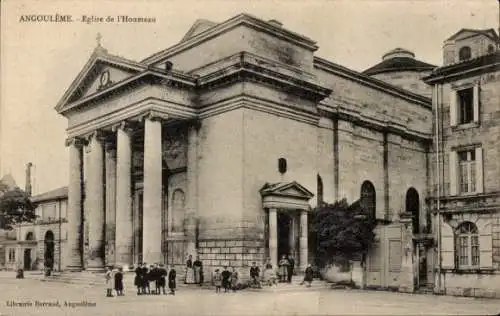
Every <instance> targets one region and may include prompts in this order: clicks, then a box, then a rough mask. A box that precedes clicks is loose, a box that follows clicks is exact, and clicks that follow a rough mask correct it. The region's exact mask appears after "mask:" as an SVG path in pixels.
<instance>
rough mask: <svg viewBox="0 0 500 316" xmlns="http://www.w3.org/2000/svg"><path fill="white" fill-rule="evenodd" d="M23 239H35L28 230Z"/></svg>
mask: <svg viewBox="0 0 500 316" xmlns="http://www.w3.org/2000/svg"><path fill="white" fill-rule="evenodd" d="M24 240H35V235H34V234H33V232H28V233H27V234H26V237H25V239H24Z"/></svg>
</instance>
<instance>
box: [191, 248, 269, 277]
mask: <svg viewBox="0 0 500 316" xmlns="http://www.w3.org/2000/svg"><path fill="white" fill-rule="evenodd" d="M198 255H199V256H200V260H201V261H202V262H203V267H204V272H205V278H210V277H211V275H212V272H213V271H214V270H215V269H217V268H219V269H221V270H222V269H223V267H224V266H227V267H228V268H233V267H235V268H236V270H237V271H238V272H239V275H240V279H241V280H246V279H248V278H249V269H250V266H251V265H252V262H254V261H255V262H256V263H257V265H258V266H259V267H262V266H263V265H264V261H265V259H266V258H265V249H264V241H263V240H232V239H231V240H229V239H227V240H208V239H207V240H200V241H199V244H198ZM206 281H208V279H206Z"/></svg>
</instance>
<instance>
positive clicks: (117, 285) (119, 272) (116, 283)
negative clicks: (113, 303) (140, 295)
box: [105, 267, 124, 297]
mask: <svg viewBox="0 0 500 316" xmlns="http://www.w3.org/2000/svg"><path fill="white" fill-rule="evenodd" d="M105 278H106V296H107V297H113V290H115V291H116V295H117V296H123V295H124V294H123V269H122V268H121V267H118V268H117V267H115V268H114V269H113V267H108V268H107V270H106V274H105Z"/></svg>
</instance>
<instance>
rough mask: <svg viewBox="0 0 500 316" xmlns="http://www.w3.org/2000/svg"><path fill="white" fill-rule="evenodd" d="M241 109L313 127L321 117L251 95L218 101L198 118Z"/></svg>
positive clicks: (204, 109)
mask: <svg viewBox="0 0 500 316" xmlns="http://www.w3.org/2000/svg"><path fill="white" fill-rule="evenodd" d="M239 108H246V109H251V110H255V111H259V112H264V113H269V114H273V115H277V116H280V117H283V118H288V119H291V120H295V121H297V122H301V123H305V124H309V125H313V126H317V125H318V121H319V116H318V115H317V114H315V113H310V112H306V111H303V110H299V109H293V108H290V107H289V106H284V105H281V104H278V103H275V102H270V101H268V100H264V99H260V98H258V97H254V96H249V95H238V96H236V97H232V98H228V99H226V100H223V101H218V102H217V103H214V104H212V105H208V106H205V107H203V108H201V109H200V110H199V113H198V117H199V118H200V119H205V118H208V117H211V116H215V115H219V114H222V113H225V112H229V111H233V110H236V109H239Z"/></svg>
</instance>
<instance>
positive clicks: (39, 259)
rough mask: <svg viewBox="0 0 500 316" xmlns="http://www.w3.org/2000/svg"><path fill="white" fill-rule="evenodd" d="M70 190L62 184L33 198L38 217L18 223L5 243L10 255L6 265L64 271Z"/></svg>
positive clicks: (9, 266)
mask: <svg viewBox="0 0 500 316" xmlns="http://www.w3.org/2000/svg"><path fill="white" fill-rule="evenodd" d="M67 199H68V189H67V187H62V188H59V189H56V190H52V191H49V192H46V193H43V194H39V195H36V196H33V197H31V201H32V203H33V205H34V207H35V214H36V215H37V219H36V220H35V222H33V223H23V224H19V225H16V226H15V227H14V229H13V230H12V231H9V232H6V235H7V237H8V238H6V240H4V241H3V242H1V244H2V246H3V248H4V249H5V258H7V260H6V262H5V264H4V268H5V269H10V270H15V269H18V268H23V269H24V270H43V269H45V268H47V267H50V268H51V269H53V270H56V271H61V270H63V269H64V268H65V266H66V260H67V259H66V258H67V255H66V254H65V250H66V247H65V243H66V240H67V238H68V232H67V220H66V217H67V204H68V201H67Z"/></svg>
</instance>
